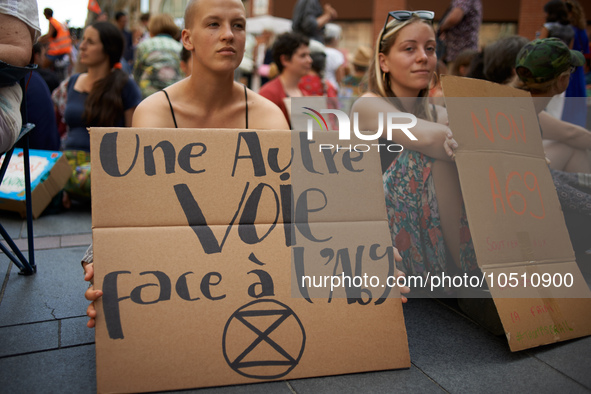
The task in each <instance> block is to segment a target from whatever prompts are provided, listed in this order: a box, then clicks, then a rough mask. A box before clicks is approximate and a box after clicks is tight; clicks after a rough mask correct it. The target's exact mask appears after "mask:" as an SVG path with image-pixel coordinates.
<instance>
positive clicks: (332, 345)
mask: <svg viewBox="0 0 591 394" xmlns="http://www.w3.org/2000/svg"><path fill="white" fill-rule="evenodd" d="M334 134H335V135H336V133H334ZM90 136H91V152H92V154H91V157H92V169H93V170H92V171H93V174H92V176H93V181H92V188H93V189H92V195H93V199H92V205H93V206H92V215H93V241H94V257H95V287H96V288H100V289H102V290H103V292H104V295H103V297H102V298H101V300H100V301H99V302H97V303H96V304H97V305H96V307H97V311H98V317H97V327H96V361H97V386H98V391H99V392H140V391H156V390H173V389H185V388H194V387H206V386H220V385H229V384H243V383H255V382H263V381H269V380H277V379H294V378H302V377H310V376H322V375H332V374H344V373H351V372H360V371H373V370H382V369H393V368H407V367H409V366H410V357H409V353H408V343H407V339H406V330H405V327H404V321H403V316H402V305H401V302H400V300H399V298H393V299H386V297H379V296H378V295H375V296H374V297H373V299H372V300H368V298H367V295H366V294H367V293H365V292H364V293H363V294H361V295H360V296H359V298H357V299H355V298H354V297H352V296H350V294H349V293H347V294H345V295H342V296H341V297H340V298H337V297H336V295H335V296H334V297H331V299H330V301H329V299H328V298H329V295H328V293H327V292H325V293H323V294H320V295H319V296H318V297H319V298H315V296H314V295H311V294H310V293H306V289H305V287H298V285H297V280H296V281H295V286H293V283H292V281H293V279H294V278H293V276H294V275H298V274H300V273H301V272H302V271H305V272H306V273H310V272H312V270H311V269H312V266H320V267H325V266H326V265H325V263H327V258H326V256H327V253H330V251H331V250H332V251H335V253H337V252H336V251H338V253H339V256H340V257H339V258H338V259H335V260H333V261H332V262H331V263H330V268H331V272H332V270H333V269H336V267H337V266H336V265H335V261H339V264H342V261H343V259H344V257H343V254H344V253H346V252H345V250H347V248H349V249H348V250H349V252H350V254H351V255H352V256H353V264H355V263H358V264H357V265H355V267H357V266H360V264H361V263H360V261H361V262H365V261H367V260H371V259H370V257H371V256H370V252H365V254H363V256H362V257H359V259H358V260H355V257H356V253H357V251H358V250H360V249H361V250H363V251H365V250H369V249H371V250H372V253H373V254H374V255H377V253H375V252H376V250H379V252H380V255H381V254H384V255H386V254H387V253H386V252H384V250H386V251H388V250H391V241H390V235H389V231H388V227H387V221H386V213H385V209H384V199H383V191H382V186H381V177H380V170H379V158H378V157H377V155H366V156H365V158H364V159H363V160H358V159H357V158H353V159H354V160H355V161H354V165H355V169H356V170H359V172H355V171H348V170H347V169H346V168H345V167H343V166H344V165H347V166H349V167H350V165H351V163H353V161H352V160H349V159H351V158H350V157H349V159H347V158H346V157H344V155H343V153H342V152H341V153H340V154H336V153H335V154H333V155H326V154H323V153H321V152H318V151H316V150H309V149H308V148H309V146H308V144H307V143H306V142H305V140H302V139H300V138H299V136H298V133H291V132H288V131H253V130H195V129H117V128H113V129H103V128H94V129H91V131H90ZM294 136H295V137H294ZM292 138H293V143H295V144H299V145H300V146H293V145H292ZM292 148H293V150H292ZM304 156H305V157H304ZM333 159H334V160H333ZM310 160H312V162H313V165H314V168H315V170H317V173H312V172H309V171H308V169H309V167H308V166H309V165H310ZM348 160H349V161H348ZM304 162H305V164H304ZM329 164H330V166H329ZM332 164H334V166H332ZM329 167H330V168H329ZM335 168H337V169H338V174H337V173H335V172H334V171H333V170H334V169H335ZM306 173H309V174H310V176H311V178H313V180H309V179H307V178H306V176H305V175H304V174H306ZM320 173H322V174H324V177H323V178H322V179H324V180H325V182H326V184H327V185H328V184H331V182H333V176H335V177H336V175H338V176H339V179H341V182H337V183H341V184H344V185H349V188H351V185H355V183H356V182H361V181H363V182H364V183H363V190H361V191H359V190H358V191H357V192H356V193H351V194H348V195H346V196H345V197H346V198H345V199H344V201H341V202H342V203H344V204H349V206H355V207H356V208H357V210H359V211H360V212H362V214H361V215H358V216H357V217H355V218H353V219H350V218H349V217H348V215H347V212H343V211H342V208H337V209H329V208H330V207H333V206H334V207H337V206H338V207H340V205H338V204H337V203H336V202H334V200H335V199H336V197H335V196H341V198H342V196H343V195H344V194H343V193H342V191H341V190H338V187H337V186H332V184H331V186H326V185H324V186H319V187H317V186H306V183H307V182H316V185H318V183H323V182H322V181H318V180H317V178H316V177H317V176H321V174H320ZM335 188H336V190H335ZM320 189H322V190H320ZM368 189H369V190H368ZM319 190H320V192H319ZM320 195H324V196H325V197H326V201H325V202H326V204H325V206H326V209H325V210H323V209H322V208H321V207H322V201H320V203H319V202H318V200H317V197H318V196H320ZM292 196H293V200H294V204H293V205H292ZM347 201H348V202H347ZM363 212H365V213H363ZM292 216H293V217H295V219H296V220H295V221H298V220H299V222H298V223H295V224H293V225H292V224H291V223H292ZM327 234H329V235H327ZM315 236H316V237H318V238H330V240H328V241H326V242H324V241H322V242H316V241H314V240H312V241H309V244H308V245H306V244H305V242H304V240H305V239H307V238H310V239H314V237H315ZM364 243H368V244H370V245H376V244H378V243H379V244H380V247H373V248H372V247H368V249H364V247H363V244H364ZM311 244H315V245H316V244H317V246H318V248H317V249H315V248H311V247H308V246H309V245H311ZM359 245H361V246H359ZM318 249H321V250H318ZM359 256H360V255H359ZM365 256H369V257H365ZM374 257H376V256H374ZM374 260H375V259H374ZM385 260H386V262H385V263H382V262H381V261H380V264H382V266H386V267H387V266H389V265H392V264H393V259H388V258H386V259H385ZM339 272H340V271H339ZM364 296H365V297H364ZM390 296H392V297H396V296H399V293H398V292H397V289H396V288H393V289H392V291H391V295H390Z"/></svg>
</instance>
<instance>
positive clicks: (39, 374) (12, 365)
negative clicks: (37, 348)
mask: <svg viewBox="0 0 591 394" xmlns="http://www.w3.org/2000/svg"><path fill="white" fill-rule="evenodd" d="M94 358H95V353H94V346H91V345H87V346H77V347H71V348H67V349H59V350H50V351H47V352H39V353H31V354H26V355H22V356H16V357H7V358H0V392H2V393H11V394H20V393H23V394H29V393H76V394H86V393H89V394H90V393H95V392H96V376H95V366H94Z"/></svg>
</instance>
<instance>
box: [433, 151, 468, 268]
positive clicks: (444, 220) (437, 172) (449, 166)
mask: <svg viewBox="0 0 591 394" xmlns="http://www.w3.org/2000/svg"><path fill="white" fill-rule="evenodd" d="M431 169H432V171H433V182H434V184H435V194H436V195H437V204H438V206H439V218H440V220H441V229H442V231H443V239H444V240H445V244H446V245H447V248H448V250H449V252H450V253H451V256H452V258H453V260H454V263H455V265H456V267H458V268H461V263H460V216H461V212H462V192H461V189H460V178H459V176H458V170H457V167H456V165H455V163H452V162H448V161H441V160H436V161H435V162H434V163H433V165H432V167H431Z"/></svg>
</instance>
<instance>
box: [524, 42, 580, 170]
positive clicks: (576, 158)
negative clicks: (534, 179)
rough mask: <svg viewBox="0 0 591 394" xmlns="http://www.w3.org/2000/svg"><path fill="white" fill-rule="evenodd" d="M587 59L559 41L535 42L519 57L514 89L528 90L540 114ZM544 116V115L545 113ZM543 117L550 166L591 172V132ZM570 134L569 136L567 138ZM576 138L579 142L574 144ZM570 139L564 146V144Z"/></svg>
mask: <svg viewBox="0 0 591 394" xmlns="http://www.w3.org/2000/svg"><path fill="white" fill-rule="evenodd" d="M584 62H585V58H584V57H583V54H582V53H581V52H579V51H573V50H570V49H569V48H568V47H567V46H566V45H565V44H564V43H563V42H562V41H561V40H559V39H557V38H545V39H541V40H534V41H532V42H530V43H528V44H526V45H525V46H524V47H523V48H522V49H521V51H519V53H518V54H517V58H516V60H515V73H516V74H517V78H515V80H514V82H513V86H514V87H516V88H519V89H523V90H527V91H529V92H530V94H531V95H532V97H534V98H536V100H535V101H534V104H535V106H536V110H537V112H538V113H541V112H542V111H543V109H544V108H545V107H546V106H547V104H548V102H549V101H550V100H551V99H552V97H553V96H554V95H557V94H561V93H562V92H564V91H565V90H566V88H567V86H568V84H569V80H570V74H571V72H572V71H573V70H574V69H575V68H576V67H578V66H581V65H583V64H584ZM542 114H544V113H542ZM542 114H541V115H540V125H541V127H542V130H543V138H544V150H545V152H546V155H547V156H548V157H549V158H550V161H551V167H552V168H555V169H559V170H564V171H567V172H582V173H589V172H591V162H590V161H589V157H588V155H587V150H586V149H587V148H588V146H586V145H589V143H590V141H591V133H589V132H588V131H586V130H584V129H582V128H580V127H564V126H566V125H569V124H568V123H566V124H565V123H564V122H562V121H560V120H558V119H549V118H550V116H546V115H545V114H544V116H543V119H542ZM565 134H568V135H565ZM575 139H577V142H576V143H574V142H575ZM567 140H570V142H567V143H565V142H564V141H567Z"/></svg>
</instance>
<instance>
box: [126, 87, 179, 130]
mask: <svg viewBox="0 0 591 394" xmlns="http://www.w3.org/2000/svg"><path fill="white" fill-rule="evenodd" d="M131 126H132V127H174V121H173V119H172V114H171V111H170V106H169V104H168V100H167V99H166V96H165V95H164V93H162V92H156V93H154V94H152V95H150V96H148V97H146V98H145V99H144V100H142V102H141V103H139V105H138V106H137V108H136V109H135V112H134V113H133V120H132V122H131Z"/></svg>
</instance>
